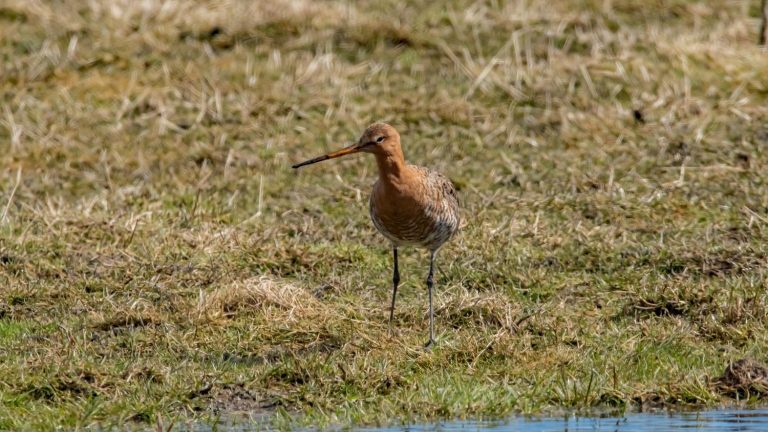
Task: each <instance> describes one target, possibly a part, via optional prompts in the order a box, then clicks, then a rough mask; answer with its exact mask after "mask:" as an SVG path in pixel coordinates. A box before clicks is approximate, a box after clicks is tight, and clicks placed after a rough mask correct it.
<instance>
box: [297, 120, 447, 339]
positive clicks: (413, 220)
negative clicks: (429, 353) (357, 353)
mask: <svg viewBox="0 0 768 432" xmlns="http://www.w3.org/2000/svg"><path fill="white" fill-rule="evenodd" d="M358 152H364V153H372V154H373V155H374V156H376V164H377V165H378V167H379V179H378V180H377V181H376V183H375V184H374V185H373V193H371V199H370V212H371V220H372V221H373V225H374V226H376V229H377V230H378V231H379V232H380V233H381V234H383V235H384V237H386V238H387V239H388V240H389V241H390V242H392V256H393V259H394V272H393V276H392V306H391V308H390V311H389V325H390V328H391V326H392V318H393V316H394V314H395V296H396V295H397V285H398V284H399V283H400V271H399V269H398V267H397V249H398V248H399V247H402V246H416V247H421V248H425V249H427V250H429V252H430V256H429V275H428V276H427V289H428V290H429V341H427V344H426V347H427V348H428V347H431V346H432V344H434V342H435V339H434V324H433V321H434V312H433V309H432V288H433V284H434V282H433V273H434V264H435V255H436V254H437V251H438V250H439V249H440V247H441V246H442V245H443V244H444V243H445V242H447V241H448V240H449V239H450V238H451V237H452V236H453V235H454V234H455V233H456V231H458V229H459V201H458V198H457V197H456V188H455V187H454V186H453V183H451V181H450V180H448V178H447V177H445V176H443V175H442V174H440V173H438V172H435V171H431V170H428V169H426V168H422V167H418V166H415V165H410V164H407V163H406V162H405V158H404V157H403V150H402V148H401V147H400V134H398V133H397V131H396V130H395V128H393V127H392V126H390V125H388V124H385V123H374V124H372V125H370V126H368V128H367V129H366V130H365V132H363V135H362V136H361V137H360V139H359V140H358V141H357V143H355V144H353V145H351V146H349V147H345V148H343V149H341V150H338V151H335V152H332V153H328V154H326V155H324V156H320V157H316V158H314V159H310V160H308V161H305V162H302V163H299V164H296V165H293V168H299V167H303V166H305V165H309V164H313V163H317V162H321V161H324V160H328V159H334V158H337V157H341V156H345V155H348V154H352V153H358Z"/></svg>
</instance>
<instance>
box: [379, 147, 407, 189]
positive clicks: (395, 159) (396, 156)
mask: <svg viewBox="0 0 768 432" xmlns="http://www.w3.org/2000/svg"><path fill="white" fill-rule="evenodd" d="M376 164H377V165H378V166H379V179H381V181H382V182H384V183H385V184H392V185H394V184H399V183H401V182H402V180H403V178H404V177H405V175H406V164H405V157H403V151H402V150H400V149H398V150H397V151H395V152H392V153H382V154H377V155H376Z"/></svg>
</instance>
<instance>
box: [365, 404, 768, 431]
mask: <svg viewBox="0 0 768 432" xmlns="http://www.w3.org/2000/svg"><path fill="white" fill-rule="evenodd" d="M359 430H363V431H371V432H373V431H379V432H394V431H412V432H421V431H444V432H451V431H520V432H534V431H535V432H577V431H610V432H673V431H675V432H679V431H711V432H714V431H718V432H737V431H739V432H758V431H759V432H763V431H768V409H760V410H712V411H702V412H670V413H627V414H625V415H623V416H621V417H577V416H568V417H560V418H525V417H515V418H512V419H509V420H507V421H495V422H490V421H488V422H486V421H465V422H440V423H433V424H423V425H412V426H399V427H392V426H390V427H385V428H363V429H359Z"/></svg>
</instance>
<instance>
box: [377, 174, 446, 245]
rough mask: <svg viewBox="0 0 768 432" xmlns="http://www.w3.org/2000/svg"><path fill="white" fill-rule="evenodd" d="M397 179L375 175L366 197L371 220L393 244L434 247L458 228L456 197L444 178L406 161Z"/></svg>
mask: <svg viewBox="0 0 768 432" xmlns="http://www.w3.org/2000/svg"><path fill="white" fill-rule="evenodd" d="M404 174H406V175H404V176H401V178H399V179H398V181H397V182H388V181H386V179H379V181H377V182H376V184H375V185H374V187H373V193H372V194H371V200H370V211H371V220H372V221H373V224H374V225H375V226H376V229H378V230H379V232H380V233H382V234H383V235H384V236H385V237H386V238H387V239H389V240H390V241H391V242H392V243H393V244H394V245H396V246H419V247H424V248H427V249H430V250H437V249H439V248H440V246H442V245H443V244H444V243H445V242H446V241H448V240H449V239H450V238H451V236H453V235H454V234H455V233H456V231H458V229H459V201H458V199H457V196H456V189H455V188H454V186H453V184H452V183H451V181H450V180H448V178H446V177H445V176H443V175H442V174H440V173H437V172H435V171H431V170H428V169H426V168H422V167H417V166H414V165H407V166H406V172H405V173H404Z"/></svg>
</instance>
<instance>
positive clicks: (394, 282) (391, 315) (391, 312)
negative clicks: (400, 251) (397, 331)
mask: <svg viewBox="0 0 768 432" xmlns="http://www.w3.org/2000/svg"><path fill="white" fill-rule="evenodd" d="M392 257H393V258H394V259H395V272H394V274H393V275H392V307H391V308H390V309H389V331H390V332H391V331H392V318H394V316H395V296H397V285H398V284H399V283H400V270H399V269H398V268H397V246H394V247H393V248H392Z"/></svg>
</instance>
